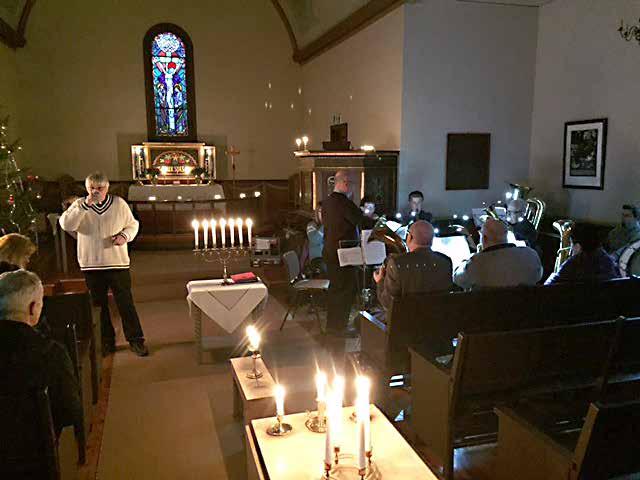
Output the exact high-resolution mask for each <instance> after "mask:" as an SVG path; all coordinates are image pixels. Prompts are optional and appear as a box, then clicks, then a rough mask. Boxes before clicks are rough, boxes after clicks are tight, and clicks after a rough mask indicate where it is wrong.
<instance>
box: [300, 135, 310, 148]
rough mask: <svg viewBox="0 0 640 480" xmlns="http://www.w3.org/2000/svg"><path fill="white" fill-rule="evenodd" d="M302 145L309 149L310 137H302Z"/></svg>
mask: <svg viewBox="0 0 640 480" xmlns="http://www.w3.org/2000/svg"><path fill="white" fill-rule="evenodd" d="M302 143H303V144H304V149H305V150H306V149H307V144H308V143H309V137H307V136H306V135H305V136H304V137H302Z"/></svg>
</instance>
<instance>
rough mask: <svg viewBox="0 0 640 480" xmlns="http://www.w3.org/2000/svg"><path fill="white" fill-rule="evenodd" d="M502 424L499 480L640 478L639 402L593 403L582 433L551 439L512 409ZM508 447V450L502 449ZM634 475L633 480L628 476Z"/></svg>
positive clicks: (502, 415) (501, 412)
mask: <svg viewBox="0 0 640 480" xmlns="http://www.w3.org/2000/svg"><path fill="white" fill-rule="evenodd" d="M497 411H498V415H499V418H500V436H499V441H498V445H499V449H498V454H497V458H496V462H495V465H496V468H495V476H494V477H493V478H496V479H498V480H502V479H504V480H506V479H509V480H511V479H513V478H514V477H513V472H518V479H519V480H539V479H541V478H544V479H545V480H565V479H570V480H605V479H610V478H614V477H616V478H622V476H624V478H629V479H630V478H638V475H637V474H638V473H640V455H638V452H640V435H639V434H638V433H639V432H640V402H639V401H635V402H626V403H619V404H608V405H607V404H601V403H595V404H593V403H592V404H591V405H590V406H589V410H588V412H587V415H586V419H585V422H584V425H583V426H582V428H581V429H580V430H577V431H572V432H561V433H560V434H555V435H553V434H549V433H546V432H543V431H540V430H538V429H536V427H535V425H532V424H530V423H529V422H528V421H527V420H526V419H524V418H522V417H521V416H520V415H518V414H517V413H515V412H514V411H513V410H511V409H509V408H500V409H498V410H497ZM504 446H508V448H502V447H504ZM631 474H636V475H634V476H625V475H631Z"/></svg>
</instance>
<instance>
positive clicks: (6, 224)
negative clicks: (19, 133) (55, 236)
mask: <svg viewBox="0 0 640 480" xmlns="http://www.w3.org/2000/svg"><path fill="white" fill-rule="evenodd" d="M8 124H9V117H5V118H3V119H0V233H1V234H3V235H4V234H6V233H11V232H16V233H22V234H23V235H29V236H34V235H35V234H36V212H35V210H34V209H33V206H32V205H31V200H32V197H33V190H32V188H31V185H30V184H31V183H32V182H33V180H34V178H35V177H32V176H29V177H27V175H26V172H24V171H23V170H21V169H20V168H18V164H17V163H16V158H15V154H16V152H17V151H20V150H22V147H21V146H20V145H19V141H17V140H16V141H14V142H13V143H10V142H9V140H8V138H7V127H8Z"/></svg>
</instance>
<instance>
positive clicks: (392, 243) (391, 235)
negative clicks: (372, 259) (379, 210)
mask: <svg viewBox="0 0 640 480" xmlns="http://www.w3.org/2000/svg"><path fill="white" fill-rule="evenodd" d="M374 240H378V241H380V242H383V243H384V244H385V245H387V246H388V247H389V248H390V249H391V253H392V254H398V253H406V252H407V251H408V249H407V244H406V242H405V241H404V240H402V238H400V235H398V234H397V233H396V232H394V231H393V230H391V229H390V228H389V227H388V226H387V222H386V218H385V217H380V218H379V219H378V221H377V222H376V224H375V225H374V227H373V230H372V231H371V235H370V236H369V242H372V241H374Z"/></svg>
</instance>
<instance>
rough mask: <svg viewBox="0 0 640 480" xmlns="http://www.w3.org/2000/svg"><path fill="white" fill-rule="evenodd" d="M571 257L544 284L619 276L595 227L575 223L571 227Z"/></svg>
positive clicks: (598, 280) (587, 280)
mask: <svg viewBox="0 0 640 480" xmlns="http://www.w3.org/2000/svg"><path fill="white" fill-rule="evenodd" d="M570 235H571V243H572V247H571V257H569V258H568V259H567V261H566V262H564V263H563V264H562V266H561V267H560V269H559V270H558V271H557V272H556V273H553V274H551V276H550V277H549V278H548V279H547V281H546V282H544V284H545V285H555V284H558V283H580V282H604V281H605V280H611V279H614V278H619V277H620V273H619V271H618V267H617V266H616V263H615V261H614V260H613V258H612V257H611V256H610V255H609V254H608V253H607V252H606V251H605V250H604V248H603V246H602V240H601V239H600V238H599V236H598V233H597V231H596V229H595V228H594V227H592V226H590V225H587V224H584V223H577V224H576V225H575V226H574V227H573V228H572V229H571V234H570Z"/></svg>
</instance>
